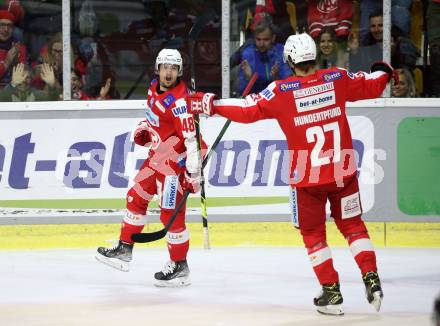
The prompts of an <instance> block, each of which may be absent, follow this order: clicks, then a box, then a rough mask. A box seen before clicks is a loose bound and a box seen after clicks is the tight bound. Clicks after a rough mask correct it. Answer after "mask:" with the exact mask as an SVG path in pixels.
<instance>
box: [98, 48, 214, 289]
mask: <svg viewBox="0 0 440 326" xmlns="http://www.w3.org/2000/svg"><path fill="white" fill-rule="evenodd" d="M155 70H156V73H157V74H158V77H159V78H158V79H155V80H153V81H152V82H151V85H150V87H149V89H148V93H147V106H146V111H145V116H146V120H143V121H141V122H140V123H139V125H138V127H137V128H136V130H135V132H134V141H135V143H136V144H138V145H140V146H149V154H148V158H147V159H146V160H145V162H144V163H143V165H142V167H141V168H140V170H139V172H138V174H137V175H136V177H135V179H134V185H133V186H132V187H131V188H130V189H129V190H128V193H127V213H126V216H125V217H124V219H123V222H122V228H121V233H120V241H119V244H118V245H117V246H116V247H115V248H113V249H107V248H103V247H100V248H98V253H97V256H96V258H97V259H98V260H99V261H101V262H103V263H105V264H108V265H110V266H112V267H115V268H117V269H120V270H122V271H128V263H129V261H131V258H132V249H133V241H132V239H131V236H132V235H133V234H134V233H140V232H142V229H143V228H144V225H145V223H146V221H147V207H148V204H149V202H150V201H151V200H152V199H153V197H154V196H155V195H157V196H158V197H159V205H160V207H161V214H160V220H161V222H162V223H163V224H164V225H165V224H167V222H168V221H169V219H170V217H171V215H172V214H173V212H174V209H175V208H176V206H177V204H178V203H179V202H180V201H181V200H182V197H183V192H184V191H183V190H184V189H189V190H190V191H191V192H197V191H198V188H199V185H200V171H201V157H200V153H199V150H198V145H197V139H196V131H195V122H194V117H193V115H192V114H190V113H188V112H187V106H186V101H185V97H186V96H187V94H188V90H187V87H186V85H185V83H184V82H183V81H182V80H180V77H181V76H182V73H183V64H182V57H181V55H180V53H179V51H177V50H174V49H163V50H161V51H160V52H159V54H158V56H157V58H156V64H155ZM202 146H203V147H202V148H206V146H204V144H203V145H202ZM167 242H168V251H169V256H170V261H169V262H167V263H166V264H165V266H164V268H163V269H162V271H160V272H158V273H156V274H155V275H154V278H155V285H156V286H164V287H175V286H185V285H189V284H190V280H189V268H188V264H187V261H186V256H187V252H188V249H189V233H188V230H187V229H186V225H185V206H183V207H182V209H181V210H180V212H179V213H178V215H177V218H176V219H175V221H174V223H173V224H172V226H171V227H170V229H169V231H168V233H167Z"/></svg>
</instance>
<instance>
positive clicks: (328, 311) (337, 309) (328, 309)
mask: <svg viewBox="0 0 440 326" xmlns="http://www.w3.org/2000/svg"><path fill="white" fill-rule="evenodd" d="M316 309H317V310H318V312H319V313H320V314H323V315H330V316H342V315H344V310H343V309H342V305H341V304H335V305H328V306H321V307H319V306H317V307H316Z"/></svg>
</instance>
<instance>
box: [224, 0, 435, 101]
mask: <svg viewBox="0 0 440 326" xmlns="http://www.w3.org/2000/svg"><path fill="white" fill-rule="evenodd" d="M390 3H391V8H390V9H391V42H390V44H389V46H390V53H391V64H392V65H393V67H394V68H396V69H398V72H399V75H400V76H401V81H400V82H399V84H398V85H393V86H392V92H391V96H393V97H439V96H440V91H439V88H440V78H439V77H440V76H439V74H440V65H439V63H440V62H439V61H440V56H439V53H440V51H439V49H440V25H439V24H438V21H439V19H440V1H438V0H428V1H421V0H419V1H411V0H392V1H390ZM247 11H248V14H247V16H246V20H245V22H244V23H243V22H242V23H241V24H242V29H243V31H244V32H245V33H246V35H247V41H246V42H245V44H244V45H242V46H241V47H240V49H239V50H238V51H237V52H235V53H234V55H233V56H232V59H231V66H233V67H234V66H238V69H237V70H238V73H237V74H238V76H239V82H237V83H236V85H235V86H234V88H235V90H236V93H237V94H236V95H238V93H240V91H241V89H242V88H243V84H244V85H245V84H246V81H247V80H249V76H250V75H251V72H254V71H257V72H259V71H258V70H259V68H258V66H261V63H260V62H261V61H263V60H262V59H260V58H263V57H264V56H265V55H266V54H268V57H269V58H276V57H279V56H280V55H281V53H282V47H280V44H283V43H284V41H285V39H286V37H287V36H288V35H290V34H293V33H301V32H304V31H305V32H308V33H309V34H310V35H311V36H312V37H313V38H314V39H315V41H316V45H317V49H318V58H317V59H318V60H317V61H318V65H319V67H320V68H330V67H333V66H338V67H342V68H346V69H348V70H350V71H352V72H357V71H367V72H368V70H369V67H370V66H371V64H372V63H374V62H375V61H380V60H383V28H384V24H383V1H378V0H362V1H351V0H308V1H305V0H302V1H298V0H257V1H256V7H255V8H254V9H253V8H248V9H247ZM262 26H270V27H269V28H267V32H271V33H272V34H274V35H275V36H276V37H273V38H272V39H271V40H272V42H271V46H267V49H264V50H262V49H258V39H259V38H261V37H260V36H261V28H262ZM252 47H254V49H253V50H251V48H252ZM249 52H252V55H250V54H249ZM271 52H272V53H271ZM266 56H267V55H266ZM249 57H252V58H253V60H249ZM250 61H251V62H255V63H257V64H256V65H254V66H253V67H251V68H252V69H249V68H248V63H249V62H250ZM281 65H282V64H281ZM279 66H280V63H279V62H278V61H277V60H275V59H274V60H272V61H271V60H270V59H269V64H268V68H267V71H269V72H270V71H271V68H272V67H277V68H278V67H279ZM259 74H260V72H259ZM243 75H244V76H245V77H246V78H247V79H246V78H245V79H244V80H243V78H242V76H243ZM266 75H268V74H266ZM277 77H282V76H280V75H276V74H273V78H266V76H265V74H263V79H265V83H266V85H267V84H268V83H269V82H271V81H272V80H275V79H276V78H277ZM260 81H261V82H263V80H260Z"/></svg>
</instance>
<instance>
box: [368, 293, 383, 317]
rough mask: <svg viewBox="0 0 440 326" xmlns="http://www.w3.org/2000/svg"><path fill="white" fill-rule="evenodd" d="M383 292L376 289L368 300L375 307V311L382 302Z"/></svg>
mask: <svg viewBox="0 0 440 326" xmlns="http://www.w3.org/2000/svg"><path fill="white" fill-rule="evenodd" d="M382 298H383V294H382V292H381V291H377V292H374V293H373V300H372V301H371V302H370V303H371V305H372V306H373V307H374V309H376V311H377V312H379V310H380V306H381V304H382Z"/></svg>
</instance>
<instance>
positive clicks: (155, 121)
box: [145, 106, 159, 127]
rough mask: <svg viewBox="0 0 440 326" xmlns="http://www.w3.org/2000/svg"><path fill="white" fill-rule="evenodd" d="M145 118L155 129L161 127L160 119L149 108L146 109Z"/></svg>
mask: <svg viewBox="0 0 440 326" xmlns="http://www.w3.org/2000/svg"><path fill="white" fill-rule="evenodd" d="M145 117H146V118H147V120H148V122H149V123H150V124H151V125H152V126H155V127H159V117H158V116H157V115H156V114H155V113H154V112H153V110H151V108H150V107H149V106H147V108H146V109H145Z"/></svg>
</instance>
